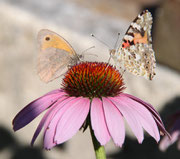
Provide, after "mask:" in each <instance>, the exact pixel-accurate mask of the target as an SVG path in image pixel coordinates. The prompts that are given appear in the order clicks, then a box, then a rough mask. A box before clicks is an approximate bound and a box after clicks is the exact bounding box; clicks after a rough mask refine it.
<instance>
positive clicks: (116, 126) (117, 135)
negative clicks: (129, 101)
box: [103, 98, 125, 146]
mask: <svg viewBox="0 0 180 159" xmlns="http://www.w3.org/2000/svg"><path fill="white" fill-rule="evenodd" d="M103 108H104V113H105V118H106V122H107V126H108V130H109V132H110V134H111V136H112V138H113V141H114V143H115V144H116V145H118V146H122V144H123V143H124V138H125V127H124V121H123V117H122V115H121V113H120V112H119V110H118V109H117V108H116V107H115V106H114V105H113V104H112V102H111V101H110V100H109V99H107V98H103Z"/></svg>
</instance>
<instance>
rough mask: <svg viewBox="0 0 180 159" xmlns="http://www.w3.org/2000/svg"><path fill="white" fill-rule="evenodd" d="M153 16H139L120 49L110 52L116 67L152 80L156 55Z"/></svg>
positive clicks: (127, 32) (131, 25)
mask: <svg viewBox="0 0 180 159" xmlns="http://www.w3.org/2000/svg"><path fill="white" fill-rule="evenodd" d="M152 22H153V21H152V15H151V13H150V12H149V11H148V10H144V11H143V12H142V13H141V14H139V15H138V16H137V17H136V18H135V19H134V21H133V22H132V23H131V24H130V26H129V28H128V29H127V31H126V33H125V36H124V38H123V39H122V42H121V43H120V46H119V48H118V49H117V50H116V49H112V50H110V57H112V58H113V60H114V62H115V65H116V66H118V67H120V68H121V69H124V71H125V70H127V71H129V72H131V73H132V74H134V75H137V76H143V77H145V78H146V79H149V80H152V79H153V77H154V76H155V66H156V61H155V55H154V54H155V53H154V50H153V48H152V37H151V28H152Z"/></svg>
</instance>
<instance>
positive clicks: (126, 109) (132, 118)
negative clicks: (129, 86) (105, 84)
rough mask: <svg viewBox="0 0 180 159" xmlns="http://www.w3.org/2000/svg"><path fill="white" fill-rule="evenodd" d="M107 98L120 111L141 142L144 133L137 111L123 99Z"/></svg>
mask: <svg viewBox="0 0 180 159" xmlns="http://www.w3.org/2000/svg"><path fill="white" fill-rule="evenodd" d="M109 99H110V100H111V102H112V103H113V104H114V105H115V106H116V107H117V108H118V109H119V111H120V112H121V113H122V115H123V116H124V118H125V119H126V121H127V123H128V124H129V126H130V128H131V129H132V131H133V133H134V134H135V136H136V137H137V139H138V141H139V143H142V141H143V139H144V134H143V129H142V125H141V123H140V121H139V118H138V116H137V115H136V114H137V113H136V112H135V111H134V110H133V109H132V108H131V106H129V105H128V104H127V103H126V102H125V101H123V99H121V100H120V99H119V98H117V97H109Z"/></svg>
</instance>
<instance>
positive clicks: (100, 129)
mask: <svg viewBox="0 0 180 159" xmlns="http://www.w3.org/2000/svg"><path fill="white" fill-rule="evenodd" d="M90 115H91V124H92V129H93V130H94V134H95V136H96V138H97V140H98V141H99V142H100V144H101V145H105V144H106V143H107V142H108V141H109V140H110V134H109V131H108V128H107V124H106V121H105V116H104V110H103V106H102V101H101V100H100V99H99V98H94V99H93V100H92V103H91V114H90Z"/></svg>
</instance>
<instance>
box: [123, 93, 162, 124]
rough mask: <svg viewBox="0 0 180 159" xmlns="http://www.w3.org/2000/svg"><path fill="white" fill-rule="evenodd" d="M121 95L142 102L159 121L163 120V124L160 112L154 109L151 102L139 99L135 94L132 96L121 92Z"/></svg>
mask: <svg viewBox="0 0 180 159" xmlns="http://www.w3.org/2000/svg"><path fill="white" fill-rule="evenodd" d="M121 96H126V97H129V98H131V99H133V100H135V101H137V102H138V103H141V104H142V105H144V106H145V107H146V108H147V109H148V110H149V111H150V112H151V113H152V114H153V116H154V118H156V119H157V120H158V121H159V122H161V123H162V124H163V122H162V120H161V118H160V115H159V113H158V112H157V111H156V110H155V109H154V107H153V106H152V105H151V104H149V103H147V102H144V101H143V100H141V99H139V98H137V97H135V96H132V95H130V94H126V93H121Z"/></svg>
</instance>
